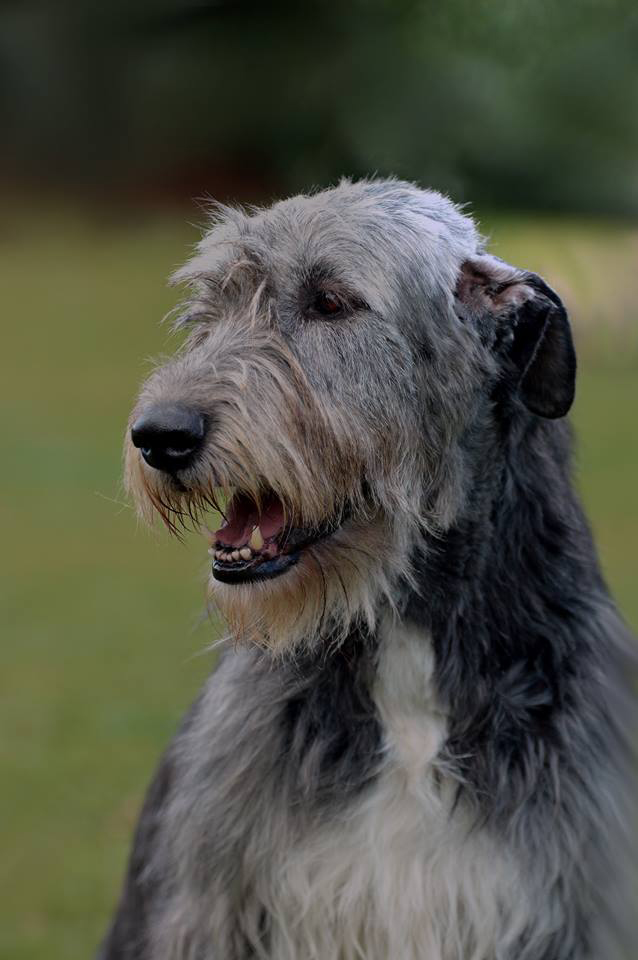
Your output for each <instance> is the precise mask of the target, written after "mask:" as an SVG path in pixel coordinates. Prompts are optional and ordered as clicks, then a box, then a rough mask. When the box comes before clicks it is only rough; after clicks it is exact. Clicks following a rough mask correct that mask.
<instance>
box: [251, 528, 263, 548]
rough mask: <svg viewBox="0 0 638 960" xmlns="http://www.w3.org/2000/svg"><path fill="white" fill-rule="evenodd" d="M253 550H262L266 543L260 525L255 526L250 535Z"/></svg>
mask: <svg viewBox="0 0 638 960" xmlns="http://www.w3.org/2000/svg"><path fill="white" fill-rule="evenodd" d="M248 543H249V544H250V546H251V547H252V548H253V550H261V548H262V547H263V545H264V538H263V537H262V535H261V530H260V529H259V527H255V529H254V530H253V532H252V533H251V535H250V540H249V541H248Z"/></svg>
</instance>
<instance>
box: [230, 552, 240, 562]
mask: <svg viewBox="0 0 638 960" xmlns="http://www.w3.org/2000/svg"><path fill="white" fill-rule="evenodd" d="M231 557H232V558H233V560H239V550H233V552H232V553H231Z"/></svg>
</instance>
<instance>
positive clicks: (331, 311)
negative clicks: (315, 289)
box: [313, 290, 343, 317]
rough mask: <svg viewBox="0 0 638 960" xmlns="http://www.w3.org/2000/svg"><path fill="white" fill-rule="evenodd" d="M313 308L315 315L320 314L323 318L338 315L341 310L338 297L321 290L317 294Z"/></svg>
mask: <svg viewBox="0 0 638 960" xmlns="http://www.w3.org/2000/svg"><path fill="white" fill-rule="evenodd" d="M313 306H314V308H315V310H316V311H317V313H320V314H322V315H323V316H324V317H332V316H334V315H335V314H336V313H340V312H341V310H342V309H343V304H342V302H341V300H340V299H339V297H338V296H337V295H336V294H335V293H330V291H329V290H322V291H321V292H320V293H318V294H317V296H316V297H315V301H314V304H313Z"/></svg>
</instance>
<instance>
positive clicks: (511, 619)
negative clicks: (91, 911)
mask: <svg viewBox="0 0 638 960" xmlns="http://www.w3.org/2000/svg"><path fill="white" fill-rule="evenodd" d="M175 279H176V281H177V282H179V283H183V284H186V285H187V288H188V291H189V292H188V297H187V300H186V302H185V304H183V305H182V308H181V311H180V314H179V318H178V321H177V326H178V327H179V328H180V329H183V330H185V331H186V337H185V343H184V346H183V348H182V349H180V350H179V351H178V353H177V355H176V356H175V357H174V358H173V359H171V360H170V361H169V362H168V363H166V364H164V365H163V366H161V367H159V368H158V369H156V370H155V371H154V372H153V373H152V375H151V376H150V378H149V379H148V380H147V382H146V383H145V384H144V386H143V388H142V390H141V393H140V396H139V399H138V401H137V403H136V405H135V408H134V410H133V413H132V415H131V419H130V423H129V428H128V431H127V439H126V453H125V457H126V476H127V483H128V488H129V490H130V491H131V493H132V495H133V497H134V498H135V500H136V502H137V505H138V507H139V510H140V512H141V514H142V515H143V516H145V517H151V516H152V515H153V514H159V515H160V516H161V517H162V518H163V520H164V521H165V523H166V524H167V525H168V526H169V528H170V529H171V530H173V531H174V532H177V531H178V530H179V528H180V525H184V524H188V523H190V522H193V523H195V524H196V525H198V524H201V523H202V522H203V521H202V518H203V516H204V514H205V513H206V511H207V509H208V508H210V507H212V508H214V509H215V510H217V511H218V512H219V514H220V515H221V518H222V522H221V524H220V526H219V529H217V530H216V531H215V532H213V533H211V534H210V551H209V552H210V553H211V556H212V577H211V580H210V591H211V597H212V600H213V602H214V603H215V605H216V606H217V608H218V609H219V610H220V611H221V613H222V615H223V617H224V618H225V620H226V622H227V624H228V637H227V639H226V640H225V642H224V649H223V652H222V655H221V659H220V662H219V664H218V666H217V668H216V670H215V671H214V672H213V674H212V676H211V678H210V680H209V682H208V683H207V684H206V686H205V688H204V690H203V692H202V693H201V695H200V697H199V698H198V700H197V702H196V703H195V705H194V706H193V708H192V709H191V711H190V712H189V714H188V716H187V717H186V719H185V720H184V722H183V725H182V727H181V729H180V730H179V732H178V733H177V735H176V737H175V739H174V740H173V742H172V743H171V745H170V746H169V747H168V750H167V752H166V755H165V757H164V759H163V760H162V762H161V764H160V766H159V770H158V772H157V775H156V777H155V779H154V782H153V784H152V785H151V787H150V790H149V793H148V796H147V799H146V802H145V805H144V809H143V811H142V814H141V818H140V821H139V825H138V827H137V832H136V835H135V840H134V844H133V850H132V854H131V859H130V864H129V868H128V874H127V877H126V880H125V884H124V890H123V893H122V897H121V902H120V904H119V908H118V910H117V913H116V916H115V919H114V922H113V924H112V927H111V929H110V931H109V933H108V934H107V937H106V939H105V941H104V943H103V945H102V948H101V951H100V954H99V956H100V957H101V958H102V960H133V958H135V960H151V958H152V960H222V958H223V960H248V958H263V960H602V958H605V960H608V958H610V957H612V956H616V953H614V951H620V950H621V949H622V945H621V940H622V936H621V931H622V930H623V929H624V928H623V925H622V910H621V903H622V901H623V897H624V896H625V895H626V893H627V890H628V883H627V880H626V877H625V876H624V874H625V872H626V871H625V869H624V868H625V866H626V865H627V863H628V862H629V859H630V856H629V853H628V849H629V848H628V844H629V842H630V839H631V837H630V833H631V831H630V830H629V829H628V825H629V819H630V818H629V815H628V812H627V811H628V804H629V799H630V796H631V788H630V786H629V784H630V777H629V771H630V767H631V763H632V751H631V733H632V722H633V721H632V719H631V718H632V716H633V714H632V707H633V704H632V697H631V682H630V681H631V677H632V676H633V670H634V655H633V648H632V639H631V637H630V636H629V635H628V632H627V630H626V627H625V626H624V625H623V622H622V620H621V618H620V617H619V615H618V613H617V611H616V609H615V606H614V603H613V601H612V600H611V598H610V595H609V593H608V590H607V588H606V586H605V583H604V581H603V578H602V576H601V573H600V570H599V566H598V562H597V559H596V553H595V548H594V546H593V543H592V539H591V536H590V532H589V528H588V525H587V522H586V519H585V517H584V515H583V511H582V508H581V506H580V504H579V501H578V498H577V496H576V494H575V492H574V489H573V485H572V480H571V475H570V429H569V425H568V423H567V421H566V419H565V417H566V414H567V413H568V411H569V409H570V407H571V404H572V401H573V398H574V390H575V374H576V360H575V352H574V346H573V342H572V335H571V332H570V326H569V322H568V318H567V315H566V311H565V309H564V307H563V304H562V303H561V300H560V298H559V296H558V295H557V294H556V293H555V292H554V291H553V290H552V289H551V288H550V287H549V286H548V285H547V284H546V283H545V281H544V280H542V279H541V278H540V277H539V276H537V275H536V274H534V273H532V272H530V271H527V270H523V269H518V268H515V267H512V266H510V265H508V264H507V263H505V262H503V261H502V260H500V259H498V258H496V257H494V256H492V255H490V254H489V253H488V252H487V250H486V246H485V243H484V241H483V239H482V238H481V236H480V234H479V233H478V231H477V228H476V226H475V224H474V222H473V221H472V219H471V218H470V217H469V216H467V215H466V214H465V213H464V212H463V211H462V210H461V209H460V208H459V207H457V206H455V205H454V204H453V203H452V202H450V201H449V200H448V199H447V198H445V197H443V196H441V195H440V194H438V193H436V192H434V191H428V190H422V189H420V188H418V187H416V186H414V185H412V184H408V183H404V182H401V181H398V180H394V179H389V180H366V181H361V182H351V181H348V180H344V181H342V182H341V183H340V184H339V185H338V186H336V187H334V188H331V189H328V190H324V191H321V192H316V193H314V194H312V195H309V196H298V197H294V198H292V199H288V200H284V201H282V202H279V203H276V204H274V205H273V206H272V207H270V208H269V209H256V210H252V211H243V210H240V209H233V208H229V207H225V206H222V205H218V206H217V207H216V208H215V210H214V213H213V222H212V224H211V226H210V229H209V230H208V231H207V232H206V234H205V236H204V237H203V239H202V241H201V243H200V244H199V246H198V248H197V252H196V253H195V255H194V256H193V258H192V259H191V260H190V261H189V262H188V263H187V264H186V266H185V267H183V268H182V269H181V270H179V271H178V273H177V274H176V277H175Z"/></svg>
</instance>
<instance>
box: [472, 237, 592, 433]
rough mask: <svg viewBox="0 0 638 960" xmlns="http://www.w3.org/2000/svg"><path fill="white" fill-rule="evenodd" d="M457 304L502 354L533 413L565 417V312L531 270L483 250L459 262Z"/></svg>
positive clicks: (569, 344)
mask: <svg viewBox="0 0 638 960" xmlns="http://www.w3.org/2000/svg"><path fill="white" fill-rule="evenodd" d="M456 309H457V312H458V315H459V316H460V317H461V319H463V320H464V321H465V322H471V323H473V324H474V326H475V327H476V328H477V329H478V331H479V334H480V336H481V338H482V339H483V341H484V342H485V343H487V344H488V345H489V346H490V347H491V348H492V349H493V350H494V351H495V352H496V353H497V354H498V356H499V357H502V358H503V361H504V364H505V368H506V370H507V373H508V376H509V377H511V378H513V379H514V382H515V386H516V387H517V388H518V392H519V395H520V397H521V399H522V401H523V403H524V404H525V406H526V407H527V408H528V410H531V411H532V413H536V414H538V415H539V416H541V417H549V418H552V419H553V418H556V417H564V416H565V414H566V413H567V412H568V410H569V408H570V407H571V405H572V402H573V399H574V389H575V378H576V354H575V351H574V344H573V341H572V335H571V330H570V326H569V321H568V319H567V313H566V311H565V308H564V306H563V304H562V302H561V300H560V297H559V296H558V294H556V293H555V292H554V291H553V290H552V289H551V288H550V287H548V286H547V284H546V283H545V282H544V280H542V279H541V278H540V277H539V276H537V275H536V274H535V273H529V272H528V271H526V270H518V269H516V268H515V267H511V266H510V265H509V264H507V263H504V262H503V261H502V260H499V259H498V258H497V257H492V256H489V255H487V254H485V255H481V256H476V257H473V258H472V259H471V260H466V262H465V263H464V264H463V266H462V267H461V272H460V274H459V279H458V283H457V288H456Z"/></svg>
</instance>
